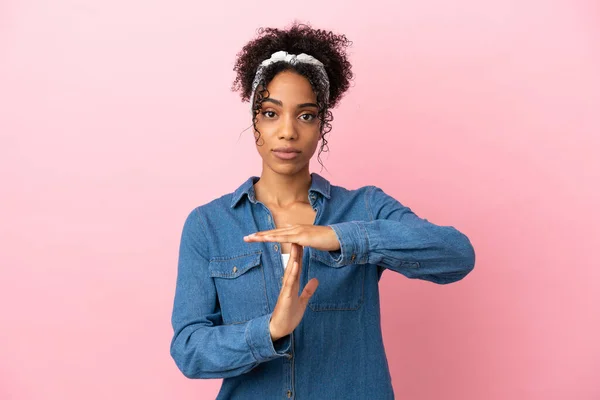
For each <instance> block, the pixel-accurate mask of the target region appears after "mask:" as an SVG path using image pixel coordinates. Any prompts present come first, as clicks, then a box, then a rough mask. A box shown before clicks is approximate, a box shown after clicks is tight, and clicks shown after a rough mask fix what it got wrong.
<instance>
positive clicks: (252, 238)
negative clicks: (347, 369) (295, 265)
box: [244, 225, 340, 260]
mask: <svg viewBox="0 0 600 400" xmlns="http://www.w3.org/2000/svg"><path fill="white" fill-rule="evenodd" d="M244 240H245V241H246V242H280V243H296V244H299V245H300V246H309V247H313V248H315V249H317V250H324V251H335V250H339V249H340V241H339V240H338V238H337V235H336V234H335V231H334V230H333V228H332V227H330V226H324V225H292V226H290V227H287V228H279V229H271V230H268V231H261V232H256V233H253V234H251V235H248V236H244ZM291 259H292V258H291V257H290V260H291Z"/></svg>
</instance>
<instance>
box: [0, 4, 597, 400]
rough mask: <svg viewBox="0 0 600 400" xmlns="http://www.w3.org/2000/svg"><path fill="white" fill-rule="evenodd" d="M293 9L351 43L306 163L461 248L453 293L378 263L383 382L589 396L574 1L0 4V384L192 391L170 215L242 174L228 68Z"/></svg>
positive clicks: (590, 164) (58, 392) (585, 186)
mask: <svg viewBox="0 0 600 400" xmlns="http://www.w3.org/2000/svg"><path fill="white" fill-rule="evenodd" d="M295 18H297V19H299V20H300V21H308V22H310V23H311V24H312V25H313V26H314V27H318V28H325V29H332V30H334V31H336V32H342V33H345V34H346V35H347V36H348V37H349V38H350V39H351V40H352V41H353V43H354V44H353V46H352V47H351V48H350V59H351V61H352V63H353V65H354V72H355V74H356V78H355V81H354V83H353V86H352V87H351V88H350V90H349V92H348V93H347V95H346V96H345V98H344V99H343V100H342V102H341V104H340V106H339V108H337V109H335V110H334V116H335V121H334V123H333V130H332V131H331V133H330V134H329V144H330V149H331V151H330V153H329V155H327V154H323V155H322V158H323V160H324V163H325V166H326V167H327V170H323V171H321V170H320V165H319V164H318V163H317V162H316V156H315V159H314V160H313V164H312V169H311V171H312V172H317V173H321V174H322V175H323V176H325V177H326V178H327V179H329V180H330V181H331V182H332V183H334V184H337V185H342V186H346V187H348V188H356V187H359V186H361V185H367V184H375V185H380V186H381V187H383V188H384V189H385V190H386V191H388V192H389V193H390V194H392V195H393V196H394V197H396V198H397V199H398V200H400V201H401V202H402V203H403V204H405V205H407V206H409V207H411V208H412V209H413V211H415V212H416V213H417V214H418V215H420V216H422V217H425V218H427V219H429V220H430V221H432V222H434V223H437V224H447V225H453V226H455V227H457V228H458V229H459V230H461V231H463V232H464V233H466V234H467V235H468V236H469V237H470V239H471V241H472V243H473V244H474V246H475V249H476V254H477V261H476V267H475V270H474V271H473V272H472V273H471V274H470V275H469V276H467V277H466V278H465V279H464V280H463V281H460V282H458V283H455V284H452V285H448V286H438V285H435V284H432V283H429V282H423V281H415V280H409V279H407V278H405V277H403V276H402V275H399V274H394V273H392V272H389V271H388V272H386V273H385V274H384V275H383V279H382V281H381V287H382V312H383V321H382V324H383V330H384V339H385V344H386V348H387V354H388V358H389V361H390V368H391V372H392V376H393V384H394V388H395V391H396V397H397V398H398V399H417V400H420V399H426V400H438V399H444V400H446V399H449V400H454V399H456V400H471V399H473V400H475V399H486V400H504V399H535V400H553V399H577V400H593V399H599V398H600V340H598V338H599V337H600V311H599V309H598V308H599V307H598V305H599V304H600V290H599V288H598V284H597V282H598V280H599V279H600V271H599V269H598V251H599V249H600V243H599V236H600V232H599V222H600V221H599V215H598V214H599V213H598V210H597V207H598V204H600V199H599V197H600V196H599V189H598V183H599V182H600V173H599V172H600V168H599V167H600V165H599V164H600V163H599V161H598V150H599V149H600V139H599V136H600V119H599V116H598V114H599V113H600V78H599V75H600V74H599V71H600V5H599V3H598V2H597V1H575V0H564V1H541V0H537V1H536V0H527V1H516V0H511V1H508V0H492V1H486V2H481V1H475V0H462V1H453V2H448V1H444V0H430V1H423V2H406V1H402V2H397V1H379V0H375V1H369V2H363V1H361V2H348V1H343V2H342V1H328V2H323V1H312V0H309V1H304V2H301V3H298V2H291V3H281V2H278V3H268V2H263V3H257V2H252V1H230V2H211V4H208V3H203V2H191V1H189V2H182V1H179V2H147V1H129V2H123V1H102V2H100V1H96V2H92V1H84V0H81V1H78V0H73V1H64V0H62V1H61V0H59V1H54V2H43V1H35V0H32V1H15V0H4V1H2V2H0V171H1V172H0V174H1V175H0V178H1V180H0V182H1V184H0V201H1V207H0V245H1V249H0V304H1V310H0V398H1V399H23V400H30V399H50V400H55V399H56V400H58V399H61V400H62V399H90V400H96V399H212V398H214V397H215V395H216V393H217V391H218V388H219V386H220V381H219V380H188V379H186V378H185V377H184V376H183V375H182V374H181V373H180V372H179V371H178V370H177V368H176V366H175V364H174V362H173V360H172V359H171V357H170V355H169V343H170V340H171V336H172V328H171V325H170V315H171V307H172V301H173V295H174V289H175V276H176V264H177V252H178V246H179V239H180V234H181V228H182V226H183V221H184V218H185V216H186V215H187V213H188V212H189V211H190V210H191V209H192V208H193V207H195V206H197V205H200V204H203V203H205V202H208V201H210V200H211V199H213V198H215V197H217V196H220V195H222V194H225V193H228V192H231V191H233V190H234V189H235V188H236V187H237V186H238V185H239V184H241V183H242V182H243V181H244V180H245V179H247V178H248V177H249V176H250V175H260V168H261V163H260V158H259V157H258V155H257V152H256V149H255V148H254V142H253V139H252V134H251V130H247V131H245V132H243V133H242V131H243V130H244V129H246V128H247V127H248V126H249V125H250V121H249V119H248V104H247V103H242V102H241V101H240V99H239V96H238V94H237V93H232V92H231V91H230V85H231V82H232V81H233V79H234V72H233V70H232V67H233V63H234V59H235V55H236V53H237V52H238V51H239V50H240V49H241V47H242V46H243V45H244V43H246V42H247V41H248V40H250V39H251V38H252V37H254V34H255V29H256V28H258V27H260V26H276V27H285V26H287V25H288V24H289V23H290V22H291V21H293V20H294V19H295ZM340 373H343V371H340Z"/></svg>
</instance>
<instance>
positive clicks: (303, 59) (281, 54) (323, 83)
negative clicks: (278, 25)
mask: <svg viewBox="0 0 600 400" xmlns="http://www.w3.org/2000/svg"><path fill="white" fill-rule="evenodd" d="M279 61H283V62H287V63H289V64H292V65H294V64H296V63H306V64H312V65H314V66H316V67H317V71H318V73H319V82H313V83H316V84H318V85H319V86H320V87H321V88H323V96H324V99H323V100H324V102H325V104H328V103H329V78H328V77H327V71H325V67H324V65H323V63H322V62H321V61H319V60H317V59H316V58H314V57H313V56H311V55H308V54H305V53H300V54H290V53H288V52H287V51H283V50H281V51H278V52H275V53H273V54H271V57H270V58H268V59H266V60H264V61H263V62H261V63H260V65H259V66H258V68H257V69H256V74H255V75H254V81H253V82H252V93H251V94H250V114H251V115H252V116H253V117H254V110H253V108H254V96H255V93H256V88H257V87H258V85H259V83H260V81H261V80H262V78H263V75H264V70H265V68H266V67H267V66H268V65H270V64H273V63H274V62H279Z"/></svg>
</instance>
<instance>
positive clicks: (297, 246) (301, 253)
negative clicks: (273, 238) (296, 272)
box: [292, 242, 304, 265]
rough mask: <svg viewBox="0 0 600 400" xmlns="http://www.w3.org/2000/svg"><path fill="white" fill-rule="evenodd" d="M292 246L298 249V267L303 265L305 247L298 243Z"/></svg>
mask: <svg viewBox="0 0 600 400" xmlns="http://www.w3.org/2000/svg"><path fill="white" fill-rule="evenodd" d="M292 246H294V247H295V249H296V261H298V265H302V258H303V256H304V246H302V245H300V244H298V242H294V243H292Z"/></svg>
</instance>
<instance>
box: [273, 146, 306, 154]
mask: <svg viewBox="0 0 600 400" xmlns="http://www.w3.org/2000/svg"><path fill="white" fill-rule="evenodd" d="M273 151H276V152H278V153H300V150H298V149H295V148H293V147H278V148H276V149H273Z"/></svg>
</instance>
